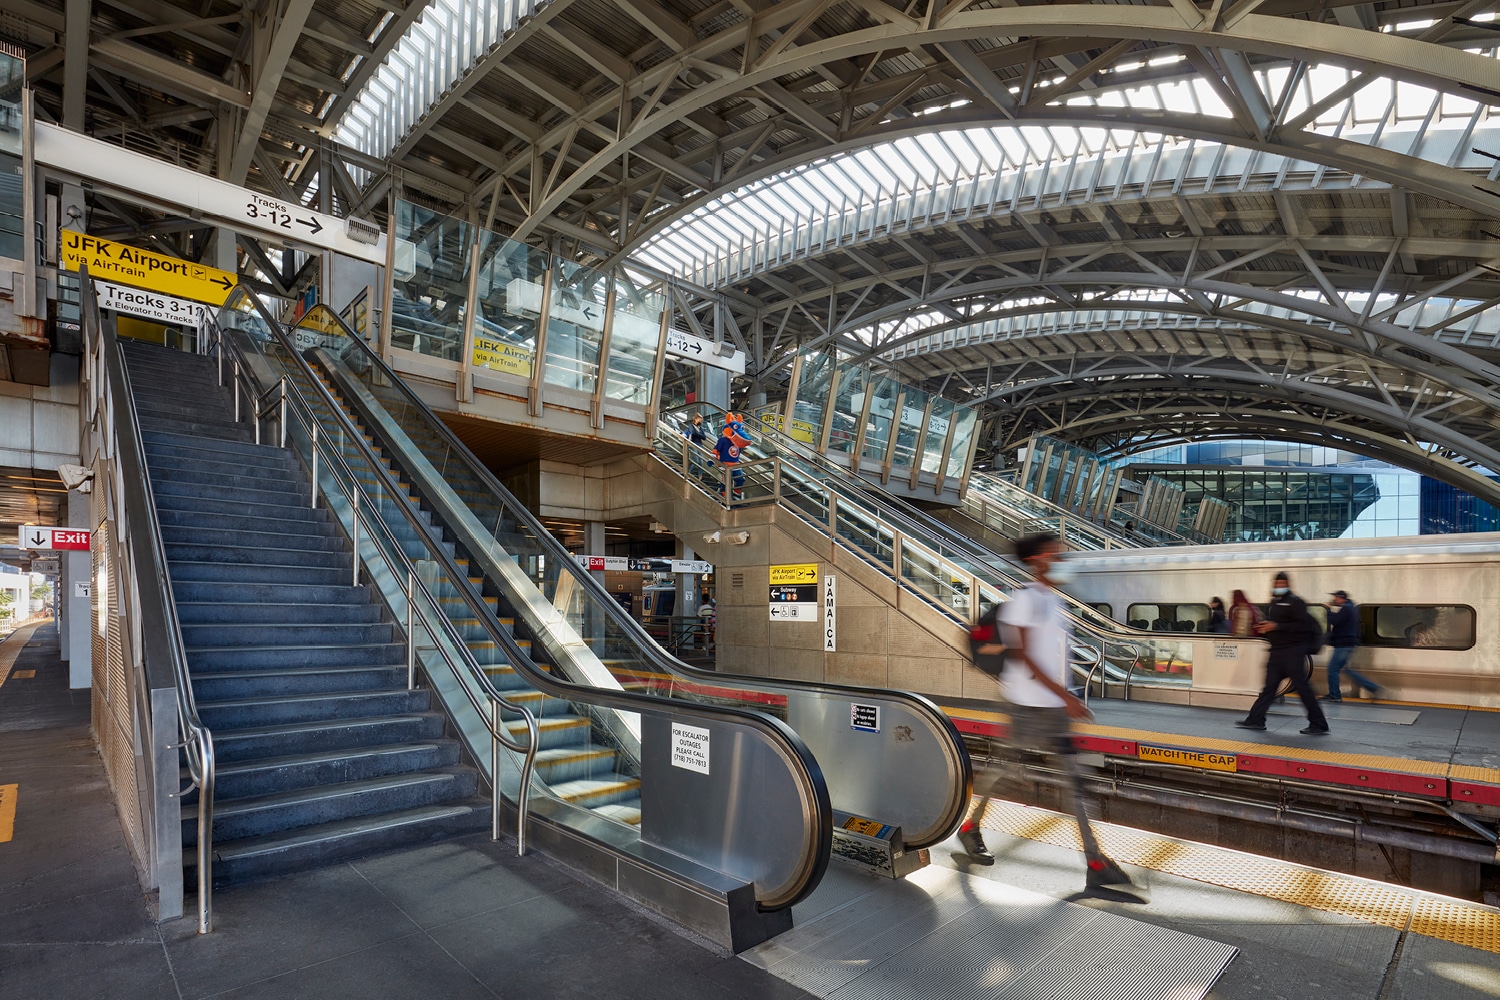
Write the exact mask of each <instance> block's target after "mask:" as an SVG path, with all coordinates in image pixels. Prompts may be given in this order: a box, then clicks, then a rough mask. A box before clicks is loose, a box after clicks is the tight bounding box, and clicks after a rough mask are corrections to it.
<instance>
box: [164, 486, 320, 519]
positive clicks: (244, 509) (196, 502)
mask: <svg viewBox="0 0 1500 1000" xmlns="http://www.w3.org/2000/svg"><path fill="white" fill-rule="evenodd" d="M155 497H156V509H157V510H158V511H162V510H182V511H187V512H189V513H194V514H222V515H224V516H226V517H269V518H276V519H278V520H293V521H295V520H309V521H319V522H323V523H328V521H327V514H326V512H325V511H324V509H323V508H322V507H321V506H320V507H313V506H311V505H309V504H306V503H295V504H290V505H288V504H284V503H261V502H259V501H256V500H243V499H241V500H236V499H233V498H223V497H193V496H178V495H176V494H171V493H157V494H155Z"/></svg>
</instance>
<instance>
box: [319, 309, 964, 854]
mask: <svg viewBox="0 0 1500 1000" xmlns="http://www.w3.org/2000/svg"><path fill="white" fill-rule="evenodd" d="M325 315H326V316H327V317H328V318H329V319H330V320H331V321H333V322H336V323H337V324H338V325H339V326H340V327H341V328H342V334H343V338H344V339H345V340H347V341H349V342H350V343H353V344H356V345H358V349H359V350H360V351H361V353H362V354H363V356H364V358H365V359H366V360H367V361H369V362H370V363H371V364H372V365H373V366H374V367H375V368H376V369H377V370H379V371H380V372H381V373H382V374H383V375H384V377H385V378H386V380H387V381H388V382H389V383H390V385H391V386H392V387H393V388H396V389H397V390H398V391H399V392H400V393H401V395H402V396H403V397H404V398H405V399H406V401H407V402H408V403H409V404H410V405H411V406H412V407H413V408H414V409H415V410H416V411H417V412H418V413H420V414H421V415H422V418H423V420H424V421H425V422H426V423H427V424H428V425H429V427H431V429H432V430H434V431H435V432H436V433H437V434H438V435H439V436H440V437H441V438H442V440H443V442H444V443H445V444H446V445H447V446H448V447H450V448H451V449H453V452H454V454H455V455H457V456H458V457H459V458H460V459H461V460H462V461H463V462H464V464H465V465H466V466H468V468H469V471H470V472H472V473H473V474H474V475H476V476H477V477H478V478H479V479H480V481H481V482H482V483H483V484H484V486H485V487H486V488H487V489H488V490H489V491H490V492H491V493H492V494H494V495H495V497H496V498H497V499H498V500H499V501H500V502H501V503H502V504H504V505H505V506H506V507H507V508H508V509H509V510H510V511H512V512H513V513H514V514H515V515H516V517H517V520H519V521H521V523H523V524H525V525H526V527H527V528H528V529H529V530H530V531H531V532H532V534H533V536H534V537H536V538H537V540H538V541H539V542H540V544H542V545H543V546H544V547H546V548H548V549H550V550H551V551H550V552H549V555H550V556H551V557H552V558H554V559H556V560H558V564H559V566H560V567H561V570H560V571H562V572H567V573H569V574H570V575H571V576H572V577H573V578H574V580H575V582H576V583H577V584H578V585H579V586H581V587H582V588H583V589H584V591H585V592H586V593H587V594H589V595H590V598H591V599H592V601H593V602H594V604H595V605H596V606H597V607H599V608H602V610H603V612H604V614H606V615H607V616H608V617H609V618H610V620H611V622H612V623H613V624H614V625H615V626H616V627H617V628H619V629H620V631H622V632H623V633H625V634H626V635H627V636H628V637H629V638H630V639H631V640H632V641H633V642H634V644H635V646H636V647H637V648H638V649H639V651H640V653H641V655H642V656H643V658H644V659H645V660H646V661H647V663H648V664H649V665H650V666H651V667H652V668H653V669H654V670H656V671H658V672H662V673H666V674H670V675H677V676H683V677H686V678H688V679H690V680H692V681H694V682H696V683H701V684H712V685H717V686H724V683H725V681H731V682H732V684H733V686H736V687H739V688H742V689H745V690H750V691H762V692H768V693H772V694H784V695H787V696H791V695H795V694H798V693H802V692H814V693H817V694H820V695H826V696H830V697H834V698H849V699H857V698H859V697H870V696H878V697H882V698H886V699H889V700H891V701H896V702H901V703H903V704H905V705H906V706H907V707H908V708H909V709H910V710H911V711H913V713H914V714H916V715H918V716H920V717H922V718H924V719H925V721H926V723H927V725H928V726H929V727H930V728H931V729H932V730H933V732H934V734H935V735H936V736H937V737H938V738H939V739H940V740H942V741H943V742H944V743H945V744H946V745H947V747H948V749H949V753H950V755H951V758H952V766H953V769H954V770H956V771H957V773H956V774H954V775H953V781H954V786H955V788H957V789H960V790H961V791H962V794H957V793H956V794H955V796H954V804H953V806H952V808H951V809H950V810H949V812H950V813H951V815H950V816H948V817H945V818H943V819H942V820H940V821H938V822H936V823H934V824H933V831H932V833H931V834H929V835H928V836H926V837H919V836H916V835H915V834H916V833H917V831H908V832H910V833H912V834H913V837H912V840H910V841H909V842H908V843H909V846H911V847H912V848H913V849H920V848H922V847H927V846H930V845H931V844H933V843H940V842H941V841H943V840H945V839H947V837H948V836H949V835H951V832H952V831H951V830H950V829H948V828H949V827H955V828H956V826H957V824H958V823H959V822H961V821H962V819H963V816H964V814H965V812H966V811H967V808H968V804H967V803H968V790H970V789H972V787H973V764H972V761H971V760H970V759H969V756H968V754H967V752H966V751H965V750H964V743H963V736H962V734H961V733H960V732H959V731H958V728H957V726H955V725H954V723H953V720H952V719H951V718H949V716H948V715H947V713H945V712H944V711H943V710H942V709H941V708H939V707H938V706H937V705H936V704H935V703H934V702H933V701H932V700H931V699H930V698H927V697H926V696H924V695H920V694H916V693H913V692H910V691H901V690H898V689H891V688H870V687H863V686H856V685H842V684H828V683H826V682H814V681H807V682H795V681H786V680H781V679H777V678H765V677H755V676H749V675H742V674H724V673H719V672H717V671H707V670H703V669H701V668H698V667H695V666H693V665H692V664H689V663H685V662H684V661H682V660H680V659H678V658H677V657H674V656H672V655H671V654H669V653H667V652H666V651H665V650H663V649H662V648H661V646H660V644H658V643H657V642H656V640H655V639H653V638H652V637H651V635H650V633H648V632H647V631H646V629H645V627H644V626H643V625H642V624H641V623H640V622H639V621H637V620H636V619H635V618H634V617H632V616H631V615H629V614H627V613H626V612H625V610H624V609H623V608H621V607H620V606H619V604H618V603H617V602H616V601H615V600H614V598H613V597H611V596H610V594H609V591H607V590H605V589H604V586H603V584H601V583H599V582H598V581H597V580H596V579H594V577H593V575H592V574H591V573H589V572H588V571H587V570H584V569H583V568H582V567H581V566H579V565H578V563H577V561H576V560H575V559H574V557H573V555H572V554H571V553H570V552H568V551H567V549H566V548H564V547H563V545H562V543H560V542H558V541H557V540H556V539H555V538H553V537H552V534H551V532H549V531H548V530H547V529H546V527H545V526H543V525H542V523H541V520H540V519H539V518H537V517H536V515H535V514H533V513H532V512H531V511H530V510H528V509H527V508H526V507H525V505H523V504H522V503H520V502H519V501H518V500H517V499H516V498H515V496H514V495H513V494H511V492H510V491H509V490H508V489H506V488H505V486H504V485H502V484H501V483H500V481H499V480H498V479H497V478H496V477H495V475H494V473H492V472H491V471H490V470H489V469H488V468H487V467H486V466H485V465H484V463H483V462H481V461H480V460H479V459H478V458H477V457H476V456H475V455H474V454H473V452H471V451H470V450H469V448H468V446H467V445H465V444H464V443H463V441H462V440H461V439H459V437H458V435H457V434H455V433H454V432H453V430H452V429H451V428H450V427H448V425H447V424H446V423H444V422H443V421H442V420H441V419H440V418H439V417H438V416H437V414H435V413H433V412H432V409H431V408H430V407H429V406H428V405H427V404H426V403H425V402H424V401H423V400H422V398H421V397H420V396H418V395H417V394H416V393H415V392H414V391H413V390H412V389H411V387H410V386H408V385H407V384H406V382H405V380H404V379H402V378H401V377H400V376H399V375H397V374H396V372H394V371H392V370H391V368H390V366H388V365H387V364H386V363H385V361H384V360H382V359H381V358H380V356H379V355H378V354H377V353H376V352H375V351H374V350H373V349H372V348H371V347H370V346H369V345H368V344H367V343H365V341H364V340H363V339H362V338H360V337H359V336H357V335H356V334H355V333H354V332H353V331H351V330H350V329H349V328H348V326H347V324H345V323H344V322H343V320H342V318H340V317H338V316H337V315H335V314H334V313H333V312H332V310H325ZM361 440H362V439H361Z"/></svg>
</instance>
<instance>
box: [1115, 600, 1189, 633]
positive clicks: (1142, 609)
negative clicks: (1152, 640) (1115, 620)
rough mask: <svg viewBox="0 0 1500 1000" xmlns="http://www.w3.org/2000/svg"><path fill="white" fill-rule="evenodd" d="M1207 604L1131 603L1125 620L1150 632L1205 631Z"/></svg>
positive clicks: (1134, 626) (1132, 625) (1133, 626)
mask: <svg viewBox="0 0 1500 1000" xmlns="http://www.w3.org/2000/svg"><path fill="white" fill-rule="evenodd" d="M1208 615H1209V612H1208V605H1207V604H1132V605H1131V606H1130V607H1129V609H1127V611H1126V615H1125V618H1126V621H1127V622H1128V623H1129V624H1130V625H1131V627H1132V628H1139V629H1149V630H1151V631H1152V632H1207V631H1208Z"/></svg>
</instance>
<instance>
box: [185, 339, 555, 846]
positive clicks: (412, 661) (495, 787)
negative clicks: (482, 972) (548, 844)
mask: <svg viewBox="0 0 1500 1000" xmlns="http://www.w3.org/2000/svg"><path fill="white" fill-rule="evenodd" d="M206 330H207V335H206V337H205V341H204V343H205V349H206V351H207V352H208V353H210V354H216V355H217V356H218V362H219V366H218V367H219V377H220V380H221V381H220V384H221V385H223V384H224V383H223V379H224V378H225V375H226V372H225V366H226V363H227V364H228V366H229V371H228V376H229V378H230V380H231V382H232V383H233V386H234V399H235V404H234V414H235V419H236V421H238V420H240V419H241V397H242V390H243V393H244V395H245V396H246V397H248V398H249V399H250V400H251V402H250V403H249V407H248V408H249V411H250V412H251V413H253V423H254V426H255V440H256V442H257V443H259V442H260V439H261V427H262V424H263V423H264V422H265V421H266V420H267V419H268V418H274V419H275V421H276V423H277V426H278V431H279V441H278V444H279V446H280V447H282V448H286V447H288V438H289V431H290V429H291V427H292V420H294V419H295V421H296V422H297V425H298V426H300V427H301V428H302V430H303V433H304V434H305V435H306V436H307V440H308V442H309V466H310V469H309V471H310V478H311V483H312V488H311V490H310V491H309V502H310V504H311V506H312V507H314V508H316V507H317V506H318V492H319V489H320V488H321V489H323V490H324V492H325V495H326V493H327V486H326V485H324V480H325V479H327V478H331V479H332V480H333V484H334V485H335V486H336V487H337V488H338V490H339V492H340V493H341V494H342V495H343V497H344V500H345V502H346V503H347V504H348V505H349V506H348V509H349V511H350V515H351V520H350V527H351V531H350V548H351V551H352V553H353V574H352V580H351V584H352V585H353V586H358V585H359V581H360V536H361V526H363V529H364V532H363V533H364V535H365V537H366V538H367V539H369V540H371V541H372V542H375V540H377V539H379V540H381V541H379V542H375V544H376V548H377V551H378V552H379V554H380V555H381V557H382V558H383V559H384V560H385V561H386V562H387V563H388V564H389V568H390V570H391V571H392V577H393V578H394V579H396V580H400V581H404V583H403V586H402V589H401V595H402V597H403V599H404V602H405V607H404V610H405V614H404V615H403V616H401V617H403V618H404V626H405V627H404V631H405V637H406V670H407V689H408V690H413V689H415V688H416V678H417V665H418V657H417V650H418V642H417V626H420V627H421V629H422V631H423V632H425V633H426V635H427V637H428V639H429V641H430V643H431V645H430V646H428V647H426V648H429V649H432V650H435V651H436V652H437V653H438V656H439V658H440V659H441V660H442V663H443V665H444V666H446V667H447V668H448V670H449V672H450V673H451V674H452V676H453V677H454V679H455V680H457V681H458V683H459V687H460V688H461V689H462V690H463V692H464V695H465V696H466V698H467V699H468V701H469V703H470V705H471V706H472V707H473V708H474V710H475V711H476V712H477V713H478V714H479V716H480V718H481V719H483V720H484V724H485V726H486V728H487V729H488V730H489V733H490V753H491V786H490V788H491V796H490V799H491V802H490V806H491V820H490V832H491V836H492V837H493V838H494V839H496V840H498V839H499V838H500V804H501V795H500V790H499V787H500V783H499V774H500V751H501V748H502V747H503V748H504V749H506V750H509V751H511V752H512V753H515V754H520V755H522V764H521V783H520V789H519V794H518V798H517V803H516V813H517V822H516V853H517V854H518V855H524V854H525V853H526V826H527V818H528V814H529V809H530V805H529V804H530V788H531V775H532V773H533V771H534V769H535V764H536V752H537V749H538V747H539V746H540V740H541V736H540V728H539V726H538V724H537V721H536V716H535V715H534V714H533V713H532V712H531V711H530V710H528V709H526V708H525V707H524V706H520V705H516V704H514V703H513V702H511V701H509V700H507V699H506V698H505V697H503V696H502V695H501V694H500V693H499V691H497V690H496V689H495V687H494V685H493V684H492V683H491V682H490V680H489V677H488V676H487V675H486V674H485V672H484V670H483V668H482V667H481V666H480V665H479V663H478V662H477V661H476V660H475V659H474V657H473V655H472V653H471V652H470V650H469V647H468V645H467V644H466V643H465V641H464V640H463V637H462V636H460V635H459V634H458V632H457V630H456V629H455V628H454V627H453V623H452V622H451V621H449V620H448V617H447V616H446V615H444V614H441V613H440V612H436V609H437V608H438V607H439V604H438V601H437V599H436V598H435V597H434V596H433V595H432V592H431V591H430V590H429V589H428V587H427V585H426V583H424V582H423V581H422V580H421V578H420V577H419V576H418V574H417V571H416V568H415V566H413V565H412V563H411V561H410V559H408V558H407V556H406V554H405V553H404V551H403V550H402V548H401V545H400V542H399V539H398V538H397V536H396V533H395V532H394V531H392V530H391V528H390V525H389V524H388V523H387V522H386V520H385V518H384V517H383V516H382V515H381V513H380V510H379V506H378V504H377V503H375V502H372V501H371V500H370V499H369V498H368V496H367V495H366V493H365V491H364V490H361V489H360V488H359V477H358V476H357V475H356V474H355V472H354V470H353V469H351V468H350V467H349V464H348V462H347V461H346V460H345V458H344V456H343V454H342V453H341V452H340V451H339V450H337V449H335V448H330V447H328V445H327V441H326V438H325V437H323V436H321V435H320V433H319V431H320V427H321V424H320V422H319V421H318V420H317V418H316V415H315V414H314V412H313V409H312V407H311V405H309V403H308V402H307V400H306V399H305V398H304V397H303V395H302V392H301V390H300V389H299V388H298V387H297V386H296V385H293V384H292V383H291V380H290V379H289V378H288V377H287V376H284V375H283V376H282V377H281V378H279V379H278V380H277V381H276V383H275V384H274V385H272V386H271V387H269V388H267V389H264V390H261V391H260V393H259V395H258V396H256V395H254V392H255V389H256V386H255V383H254V380H253V378H252V377H251V375H250V371H251V366H250V364H249V363H248V361H247V360H246V359H245V358H244V357H243V355H242V354H241V352H240V350H239V348H238V346H236V345H235V344H234V343H232V342H231V341H230V340H228V339H226V338H225V337H224V335H223V331H222V330H220V329H219V326H218V324H217V323H215V322H212V321H210V322H209V323H208V324H207V326H206ZM284 346H287V347H288V349H289V350H290V345H284ZM226 358H227V362H226ZM354 437H357V435H354ZM320 467H321V469H322V473H323V474H322V475H320V474H319V472H320ZM384 485H386V486H387V487H388V494H389V495H391V496H394V495H396V492H397V491H396V490H395V489H394V487H395V485H396V484H394V483H386V484H384ZM395 506H396V508H397V510H399V511H400V512H401V513H402V514H403V515H404V516H405V517H406V519H407V521H408V523H409V525H410V526H411V527H412V528H413V529H414V530H417V531H418V532H419V533H420V531H421V527H422V525H421V521H420V519H419V518H417V517H416V515H415V513H414V512H413V511H412V509H411V507H410V504H405V505H402V504H397V505H395ZM382 542H389V544H382ZM392 611H393V612H395V611H396V609H394V608H393V609H392ZM434 619H436V623H434ZM440 633H441V636H442V638H443V639H446V640H447V645H444V644H443V643H442V642H439V634H440ZM455 650H456V651H457V653H456V655H455V652H454V651H455ZM456 661H462V665H461V666H460V663H459V662H456ZM424 666H426V664H425V663H424ZM428 669H430V667H429V668H428ZM475 684H477V686H478V687H479V689H480V690H479V691H478V692H476V691H475V690H474V686H475ZM502 710H505V711H509V712H512V713H514V714H516V715H519V716H520V717H521V718H522V720H523V721H524V722H525V725H526V731H527V740H526V742H524V743H522V742H521V741H519V740H516V739H513V738H512V737H511V736H510V733H509V731H508V729H507V727H506V726H505V725H504V724H503V722H502V721H501V711H502Z"/></svg>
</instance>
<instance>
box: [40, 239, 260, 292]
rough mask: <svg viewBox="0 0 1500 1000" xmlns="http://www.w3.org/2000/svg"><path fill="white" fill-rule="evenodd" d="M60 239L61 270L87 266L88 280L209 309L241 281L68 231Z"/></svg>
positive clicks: (74, 269) (209, 268)
mask: <svg viewBox="0 0 1500 1000" xmlns="http://www.w3.org/2000/svg"><path fill="white" fill-rule="evenodd" d="M61 237H62V238H61V239H60V240H59V242H58V246H59V249H58V255H59V256H60V257H62V265H63V269H64V270H67V271H78V270H81V269H82V267H83V265H85V264H87V265H88V267H89V277H90V278H103V279H105V280H107V281H116V282H119V283H121V284H124V285H131V286H133V287H135V288H149V289H151V290H152V291H154V292H162V293H164V294H166V295H176V296H180V297H181V298H184V299H192V300H193V301H194V302H207V303H208V304H209V305H211V306H221V305H223V304H224V300H225V299H227V298H229V290H230V289H231V288H233V287H234V286H235V284H236V283H237V282H238V281H239V280H240V279H239V277H238V275H234V274H230V273H229V272H228V271H220V270H219V269H218V268H216V267H207V266H205V265H203V264H194V263H193V262H192V261H190V260H183V259H182V258H180V257H168V256H166V255H165V254H159V253H152V252H151V251H150V250H138V249H136V248H135V247H128V246H126V245H125V244H123V243H116V242H115V241H114V240H104V239H100V238H99V237H97V236H89V235H88V234H86V233H79V232H74V231H73V230H71V229H64V230H63V231H62V233H61Z"/></svg>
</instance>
